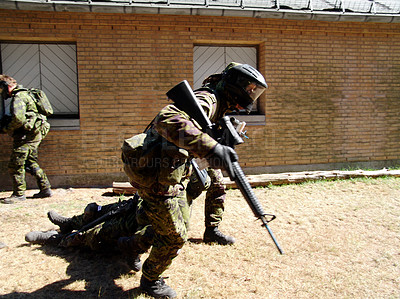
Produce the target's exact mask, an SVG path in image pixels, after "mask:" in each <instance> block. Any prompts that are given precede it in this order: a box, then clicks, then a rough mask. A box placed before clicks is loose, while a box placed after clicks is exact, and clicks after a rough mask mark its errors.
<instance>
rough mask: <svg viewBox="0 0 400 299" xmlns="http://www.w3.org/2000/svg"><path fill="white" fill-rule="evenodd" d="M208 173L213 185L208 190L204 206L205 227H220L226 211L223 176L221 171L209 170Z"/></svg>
mask: <svg viewBox="0 0 400 299" xmlns="http://www.w3.org/2000/svg"><path fill="white" fill-rule="evenodd" d="M207 172H208V175H209V176H210V178H211V185H210V187H209V188H208V189H207V192H206V199H205V204H204V220H205V226H206V227H209V226H218V225H219V224H220V223H221V221H222V215H223V214H224V211H225V196H226V191H225V185H224V184H223V175H222V171H221V170H219V169H209V170H208V171H207Z"/></svg>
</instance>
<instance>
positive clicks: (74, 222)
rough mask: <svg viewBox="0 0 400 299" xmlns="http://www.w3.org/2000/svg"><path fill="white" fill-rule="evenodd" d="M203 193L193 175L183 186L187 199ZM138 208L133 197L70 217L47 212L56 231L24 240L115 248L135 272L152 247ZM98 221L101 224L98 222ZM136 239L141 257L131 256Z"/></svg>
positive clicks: (93, 206)
mask: <svg viewBox="0 0 400 299" xmlns="http://www.w3.org/2000/svg"><path fill="white" fill-rule="evenodd" d="M210 184H211V179H210V178H209V177H207V182H206V186H205V187H204V186H202V187H203V188H206V189H208V187H209V186H210ZM203 190H204V189H202V188H201V187H200V184H199V182H198V180H197V179H196V178H195V175H194V174H193V175H192V176H191V178H190V181H189V184H188V186H187V193H188V197H190V198H191V200H194V199H196V198H197V197H199V196H200V194H201V193H202V191H203ZM142 204H143V202H142V199H141V198H140V197H139V196H138V195H137V194H135V196H134V197H132V198H130V199H129V200H124V201H119V202H116V203H112V204H108V205H104V206H100V205H98V204H97V203H95V202H93V203H90V204H88V205H87V206H86V208H85V209H84V212H83V214H80V215H75V216H73V217H65V216H62V215H59V214H58V213H57V212H55V211H49V212H48V213H47V216H48V218H49V220H50V221H51V222H52V223H54V224H55V225H57V226H59V231H55V230H51V231H32V232H29V233H27V234H26V235H25V240H26V241H27V242H29V243H31V244H43V245H53V246H59V247H64V248H66V247H86V248H89V249H91V250H100V249H105V248H118V249H119V250H120V251H121V252H122V253H123V254H124V255H125V258H126V262H127V263H128V265H129V266H130V268H131V269H132V270H134V271H139V270H140V269H141V267H142V263H141V261H140V256H141V254H142V253H144V252H146V251H147V250H148V249H149V248H150V247H151V246H152V241H153V230H152V228H151V225H150V224H149V223H150V222H149V220H148V219H147V217H146V216H145V214H144V212H143V209H142ZM110 214H112V215H110ZM107 215H109V216H107ZM101 217H103V220H104V221H102V219H100V218H101ZM92 224H95V225H92ZM136 235H140V236H141V238H142V239H143V240H146V242H145V244H143V246H142V247H141V248H140V250H139V251H140V253H141V254H139V255H137V254H133V255H132V248H131V245H130V243H131V241H132V239H133V238H134V236H136ZM216 242H217V241H216ZM217 243H218V242H217Z"/></svg>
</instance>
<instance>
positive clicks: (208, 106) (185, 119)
mask: <svg viewBox="0 0 400 299" xmlns="http://www.w3.org/2000/svg"><path fill="white" fill-rule="evenodd" d="M195 95H196V97H197V99H198V102H199V103H200V105H201V106H202V107H203V109H204V111H205V113H206V115H207V116H208V118H209V119H210V120H211V122H216V121H217V120H219V119H220V118H221V117H222V116H223V115H224V113H225V111H223V108H222V107H221V105H220V103H219V101H218V100H217V97H216V95H215V94H214V93H212V92H211V91H209V90H207V89H200V90H198V91H195ZM153 125H154V127H153V129H154V130H156V131H157V133H158V134H160V135H161V136H162V137H164V138H165V139H166V140H168V141H169V142H171V143H173V144H175V145H176V146H177V147H179V148H183V149H186V150H187V151H188V152H189V153H191V154H192V155H194V156H195V157H200V158H204V157H205V156H206V155H207V154H208V153H209V152H210V151H211V150H212V149H213V148H214V147H215V146H216V145H217V141H215V140H214V139H213V138H212V137H211V136H210V135H208V134H206V133H203V132H202V131H201V130H200V127H199V126H198V124H196V123H195V122H193V121H191V120H190V117H189V116H188V115H187V114H186V113H185V112H183V111H181V110H179V109H178V108H176V107H175V106H174V105H172V104H171V105H168V106H166V107H164V108H163V109H162V110H161V111H160V113H159V114H158V115H157V117H156V118H155V120H154V122H153Z"/></svg>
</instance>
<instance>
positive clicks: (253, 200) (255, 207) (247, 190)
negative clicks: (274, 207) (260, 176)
mask: <svg viewBox="0 0 400 299" xmlns="http://www.w3.org/2000/svg"><path fill="white" fill-rule="evenodd" d="M232 167H233V171H234V173H235V183H236V185H237V186H238V188H239V189H240V192H242V195H243V197H244V198H245V199H246V201H247V203H248V205H249V206H250V208H251V210H252V211H253V213H254V216H256V217H257V218H260V219H261V221H262V222H263V226H265V228H266V229H267V231H268V233H269V235H270V236H271V238H272V241H274V243H275V246H276V248H278V251H279V253H280V254H283V250H282V248H281V247H280V246H279V244H278V241H277V240H276V239H275V236H274V234H273V233H272V230H271V229H270V228H269V226H268V221H267V219H266V217H265V215H267V214H266V213H265V212H264V210H263V208H262V206H261V204H260V202H259V201H258V199H257V197H256V195H255V193H254V191H253V189H252V188H251V186H250V183H249V181H248V180H247V177H246V175H245V174H244V173H243V170H242V168H241V167H240V164H239V162H233V163H232ZM274 218H275V216H273V218H272V219H274Z"/></svg>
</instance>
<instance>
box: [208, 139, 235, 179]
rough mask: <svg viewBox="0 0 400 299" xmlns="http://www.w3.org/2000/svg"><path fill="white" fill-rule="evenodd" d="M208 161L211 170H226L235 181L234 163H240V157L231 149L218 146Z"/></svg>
mask: <svg viewBox="0 0 400 299" xmlns="http://www.w3.org/2000/svg"><path fill="white" fill-rule="evenodd" d="M206 159H207V161H208V164H210V167H211V168H216V169H225V170H226V171H227V172H228V175H229V177H230V178H231V180H233V181H234V180H235V172H234V171H233V167H232V163H233V162H236V161H238V160H239V157H238V155H237V154H236V152H235V151H234V150H233V149H232V148H231V147H229V146H226V145H222V144H217V146H216V147H214V149H212V150H211V153H210V154H208V156H207V157H206Z"/></svg>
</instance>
